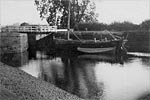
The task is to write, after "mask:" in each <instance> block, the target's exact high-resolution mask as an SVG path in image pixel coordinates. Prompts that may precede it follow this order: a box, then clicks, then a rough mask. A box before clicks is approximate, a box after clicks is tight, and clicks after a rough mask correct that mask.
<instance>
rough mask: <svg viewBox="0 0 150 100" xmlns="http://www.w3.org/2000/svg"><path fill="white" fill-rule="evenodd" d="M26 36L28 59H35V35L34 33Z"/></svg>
mask: <svg viewBox="0 0 150 100" xmlns="http://www.w3.org/2000/svg"><path fill="white" fill-rule="evenodd" d="M27 35H28V46H29V48H28V51H29V58H36V34H35V33H27Z"/></svg>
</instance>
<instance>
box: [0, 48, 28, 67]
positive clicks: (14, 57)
mask: <svg viewBox="0 0 150 100" xmlns="http://www.w3.org/2000/svg"><path fill="white" fill-rule="evenodd" d="M0 61H1V62H3V63H6V64H7V65H10V66H13V67H20V66H22V65H25V64H26V63H28V52H27V51H25V52H22V53H5V54H1V55H0Z"/></svg>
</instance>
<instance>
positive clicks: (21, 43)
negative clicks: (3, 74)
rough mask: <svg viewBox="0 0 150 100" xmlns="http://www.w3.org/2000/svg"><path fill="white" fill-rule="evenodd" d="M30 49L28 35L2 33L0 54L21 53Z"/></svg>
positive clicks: (0, 36) (0, 34)
mask: <svg viewBox="0 0 150 100" xmlns="http://www.w3.org/2000/svg"><path fill="white" fill-rule="evenodd" d="M27 48H28V38H27V34H22V33H21V34H20V33H0V53H19V52H23V51H26V50H27Z"/></svg>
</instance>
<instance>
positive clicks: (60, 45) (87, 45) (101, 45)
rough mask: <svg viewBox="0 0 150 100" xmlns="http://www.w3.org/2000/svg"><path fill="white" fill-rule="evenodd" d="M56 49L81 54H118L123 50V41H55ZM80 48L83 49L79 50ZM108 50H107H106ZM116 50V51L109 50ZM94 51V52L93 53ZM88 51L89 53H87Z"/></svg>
mask: <svg viewBox="0 0 150 100" xmlns="http://www.w3.org/2000/svg"><path fill="white" fill-rule="evenodd" d="M53 42H54V47H55V49H57V50H59V51H62V50H64V51H67V52H68V53H69V52H80V53H115V54H116V53H118V52H120V50H121V46H122V43H123V39H119V40H113V41H94V40H83V41H79V40H65V39H53ZM79 48H82V49H80V50H79ZM105 48H106V50H104V49H105ZM109 48H114V49H112V50H111V49H109ZM92 49H93V51H92ZM89 50H90V51H91V52H89ZM96 50H99V51H100V52H99V51H96ZM86 51H88V52H86ZM94 51H96V52H94Z"/></svg>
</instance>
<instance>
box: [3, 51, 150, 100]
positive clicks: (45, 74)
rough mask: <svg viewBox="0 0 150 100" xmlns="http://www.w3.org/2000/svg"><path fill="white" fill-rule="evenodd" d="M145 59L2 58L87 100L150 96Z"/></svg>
mask: <svg viewBox="0 0 150 100" xmlns="http://www.w3.org/2000/svg"><path fill="white" fill-rule="evenodd" d="M131 54H132V55H131ZM144 55H146V54H144ZM144 55H142V54H141V53H140V55H139V54H138V55H137V53H136V55H134V54H133V53H130V55H128V56H125V57H122V56H119V57H118V56H112V55H73V56H70V55H67V54H65V55H64V54H61V55H48V54H47V53H46V52H36V53H34V56H32V57H29V56H30V55H29V54H28V52H24V53H20V54H3V55H2V56H1V58H2V59H1V61H2V62H4V63H6V64H9V65H11V66H13V67H19V66H21V67H19V68H20V69H21V70H23V71H25V72H27V73H29V74H31V75H32V76H34V77H37V78H40V79H42V80H45V81H47V82H50V83H52V84H55V85H56V86H58V87H60V88H62V89H63V90H66V91H68V92H70V93H72V94H75V95H77V96H79V97H81V98H84V99H89V100H100V99H102V100H138V98H140V97H142V96H143V95H145V94H150V67H149V66H150V57H149V56H144ZM148 55H149V54H148ZM30 58H31V59H30Z"/></svg>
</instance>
